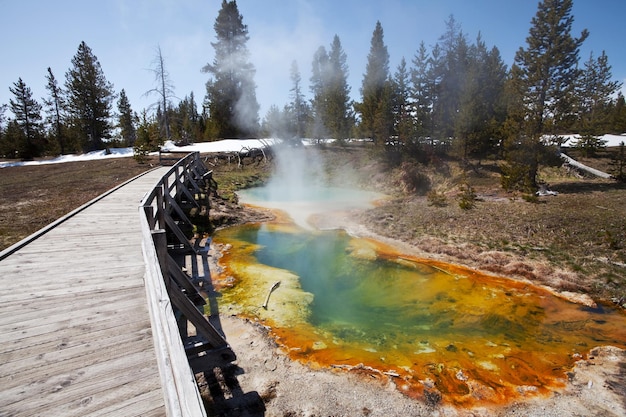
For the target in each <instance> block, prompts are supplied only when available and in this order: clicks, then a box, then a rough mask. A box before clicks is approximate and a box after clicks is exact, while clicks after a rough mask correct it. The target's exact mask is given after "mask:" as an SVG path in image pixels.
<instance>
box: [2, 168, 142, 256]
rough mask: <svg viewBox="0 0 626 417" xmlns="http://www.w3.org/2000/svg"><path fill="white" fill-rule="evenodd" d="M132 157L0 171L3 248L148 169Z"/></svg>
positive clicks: (3, 169)
mask: <svg viewBox="0 0 626 417" xmlns="http://www.w3.org/2000/svg"><path fill="white" fill-rule="evenodd" d="M150 168H151V167H150V161H148V163H146V164H141V165H140V164H138V163H137V162H136V161H135V160H134V159H133V158H114V159H108V160H95V161H86V162H67V163H61V164H49V165H34V166H21V167H8V168H1V169H0V178H1V179H0V250H2V249H5V248H7V247H9V246H11V245H12V244H14V243H16V242H18V241H20V240H21V239H23V238H25V237H26V236H29V235H30V234H32V233H33V232H36V231H37V230H39V229H41V228H42V227H44V226H46V225H48V224H50V223H52V222H53V221H55V220H56V219H58V218H59V217H61V216H63V215H64V214H66V213H69V212H70V211H72V210H73V209H75V208H77V207H80V206H81V205H82V204H84V203H86V202H88V201H90V200H92V199H93V198H95V197H97V196H98V195H100V194H102V193H103V192H105V191H108V190H110V189H111V188H113V187H115V186H116V185H118V184H121V183H123V182H124V181H126V180H128V179H130V178H132V177H134V176H136V175H138V174H140V173H142V172H145V171H146V170H148V169H150Z"/></svg>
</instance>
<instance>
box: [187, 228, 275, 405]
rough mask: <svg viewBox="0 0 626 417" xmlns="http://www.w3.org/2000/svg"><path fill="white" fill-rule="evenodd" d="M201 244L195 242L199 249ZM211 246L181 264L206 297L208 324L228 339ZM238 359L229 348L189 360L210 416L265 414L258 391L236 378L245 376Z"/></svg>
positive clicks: (191, 339)
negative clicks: (213, 275)
mask: <svg viewBox="0 0 626 417" xmlns="http://www.w3.org/2000/svg"><path fill="white" fill-rule="evenodd" d="M199 244H200V243H199V242H196V247H197V248H198V245H199ZM209 245H210V240H209V241H207V242H205V246H204V247H200V248H199V249H200V250H199V251H198V255H191V256H187V257H186V259H185V261H183V260H182V259H181V260H180V262H181V263H182V262H185V264H186V266H187V267H188V268H189V267H190V268H191V271H190V272H191V275H192V280H193V281H194V282H195V283H196V284H199V285H200V286H201V288H202V293H204V294H203V295H204V296H205V297H206V300H207V303H208V306H205V312H206V313H207V314H208V315H209V322H210V323H211V324H212V325H213V327H214V328H215V329H216V330H217V331H218V332H219V333H220V334H221V335H222V336H223V337H224V338H226V334H225V332H224V329H223V327H222V323H221V320H220V315H219V297H220V294H219V293H218V292H217V291H215V288H214V287H213V283H212V280H211V271H210V267H209V254H208V249H209ZM182 331H183V332H184V331H185V330H184V329H183V330H182ZM193 342H194V337H193V336H191V337H189V338H188V342H187V344H192V343H193ZM235 358H236V355H235V352H233V351H232V350H231V348H230V347H228V348H225V349H219V350H214V351H208V352H206V353H205V354H199V355H197V356H195V357H190V364H191V367H192V369H193V372H194V374H195V376H196V380H197V381H198V386H199V389H200V393H201V395H202V399H203V401H204V404H205V407H206V411H207V414H208V415H210V416H229V417H231V416H236V417H239V416H241V417H262V416H264V415H265V405H264V402H263V399H262V398H261V396H260V395H259V393H258V392H257V391H251V392H244V391H243V389H242V388H241V386H240V384H239V381H238V379H237V377H238V376H240V375H243V374H244V373H245V370H244V369H242V368H241V367H239V366H238V365H237V364H236V363H235V362H234V361H235Z"/></svg>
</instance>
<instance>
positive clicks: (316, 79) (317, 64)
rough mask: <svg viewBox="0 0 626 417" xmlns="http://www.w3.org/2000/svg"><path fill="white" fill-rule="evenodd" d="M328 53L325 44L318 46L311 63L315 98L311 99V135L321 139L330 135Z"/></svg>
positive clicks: (312, 86)
mask: <svg viewBox="0 0 626 417" xmlns="http://www.w3.org/2000/svg"><path fill="white" fill-rule="evenodd" d="M329 66H330V64H329V62H328V53H327V52H326V48H324V46H320V47H319V48H317V50H316V51H315V53H314V54H313V62H312V64H311V79H310V87H309V88H310V89H311V94H312V95H313V98H312V99H311V109H312V113H313V119H312V122H311V128H310V131H311V135H312V136H313V137H314V138H317V139H321V138H323V137H326V136H327V135H328V132H327V130H326V127H325V118H326V113H327V110H326V108H327V106H328V97H327V94H328V93H327V90H328V72H329V71H330V69H329Z"/></svg>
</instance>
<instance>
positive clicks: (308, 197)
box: [239, 145, 383, 229]
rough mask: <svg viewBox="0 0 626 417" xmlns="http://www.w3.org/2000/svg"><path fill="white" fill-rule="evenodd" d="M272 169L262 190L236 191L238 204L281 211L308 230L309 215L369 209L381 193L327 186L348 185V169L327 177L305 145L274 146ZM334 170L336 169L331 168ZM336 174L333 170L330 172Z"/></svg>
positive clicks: (325, 171) (324, 170) (349, 174)
mask: <svg viewBox="0 0 626 417" xmlns="http://www.w3.org/2000/svg"><path fill="white" fill-rule="evenodd" d="M275 152H276V160H275V162H276V169H275V171H274V173H273V175H272V177H271V179H270V181H269V182H268V183H267V184H266V185H265V186H263V187H257V188H251V189H248V190H243V191H240V192H239V197H240V200H241V202H242V203H244V204H252V205H256V206H261V207H267V208H274V209H279V210H282V211H284V212H285V213H287V214H288V215H289V217H291V219H292V220H293V222H294V223H295V224H297V225H298V226H300V227H303V228H305V229H311V228H312V226H311V223H310V221H309V220H310V218H311V216H312V215H315V214H321V213H327V212H331V211H334V212H338V211H346V210H354V209H365V208H369V207H372V205H373V202H374V201H375V200H379V199H381V198H382V197H383V195H382V194H380V193H376V192H372V191H365V190H361V189H356V188H345V187H337V186H329V185H328V184H331V183H337V182H339V181H340V180H342V179H344V180H345V181H342V182H343V183H348V182H352V181H351V178H345V177H349V176H351V175H353V174H352V173H351V171H350V170H349V169H342V170H339V171H340V172H341V174H339V175H336V176H340V177H342V178H336V177H335V178H330V177H329V174H328V171H327V170H326V169H325V166H324V163H323V160H322V158H321V156H320V155H319V154H318V152H317V151H316V150H315V149H314V148H313V147H309V146H306V147H305V146H298V147H291V146H286V145H283V146H278V147H276V151H275ZM334 168H336V167H334ZM333 171H334V172H337V171H336V169H334V170H333Z"/></svg>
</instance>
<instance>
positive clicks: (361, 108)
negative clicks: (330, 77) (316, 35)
mask: <svg viewBox="0 0 626 417" xmlns="http://www.w3.org/2000/svg"><path fill="white" fill-rule="evenodd" d="M383 38H384V35H383V27H382V25H381V24H380V21H378V22H376V28H375V29H374V32H373V33H372V40H371V44H370V51H369V54H368V56H367V65H366V67H365V74H364V76H363V83H362V86H361V97H362V99H361V103H358V104H357V105H355V107H356V110H357V112H359V113H360V114H361V124H360V130H361V134H362V135H364V136H365V137H369V138H372V139H373V140H374V143H375V144H384V143H385V141H386V140H387V139H388V132H385V130H386V129H385V128H384V127H383V126H384V125H386V124H387V123H385V120H384V118H385V117H386V115H387V113H389V112H388V108H387V107H386V106H385V105H382V101H383V100H385V99H387V100H388V99H389V97H385V94H387V91H386V89H388V88H389V86H388V85H387V83H388V79H389V52H388V51H387V46H386V45H385V42H384V39H383ZM387 104H389V103H387ZM381 128H382V131H381ZM386 134H387V137H385V135H386Z"/></svg>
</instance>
